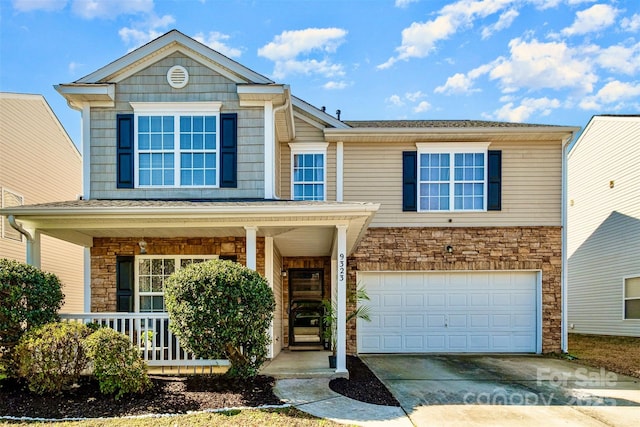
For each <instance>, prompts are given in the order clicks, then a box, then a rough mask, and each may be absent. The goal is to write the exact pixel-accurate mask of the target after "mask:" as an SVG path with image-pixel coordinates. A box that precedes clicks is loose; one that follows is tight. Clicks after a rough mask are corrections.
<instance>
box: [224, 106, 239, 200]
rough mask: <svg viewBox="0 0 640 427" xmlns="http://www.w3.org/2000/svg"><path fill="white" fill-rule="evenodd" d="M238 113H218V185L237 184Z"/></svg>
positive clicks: (233, 186) (233, 185)
mask: <svg viewBox="0 0 640 427" xmlns="http://www.w3.org/2000/svg"><path fill="white" fill-rule="evenodd" d="M237 162H238V115H237V114H235V113H227V114H220V187H221V188H235V187H237V186H238V164H237Z"/></svg>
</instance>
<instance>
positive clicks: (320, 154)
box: [289, 143, 328, 201]
mask: <svg viewBox="0 0 640 427" xmlns="http://www.w3.org/2000/svg"><path fill="white" fill-rule="evenodd" d="M289 146H290V147H291V195H292V199H293V200H320V201H323V200H326V188H327V185H326V170H327V164H326V159H327V147H328V144H326V143H292V144H289Z"/></svg>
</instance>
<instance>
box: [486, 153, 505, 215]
mask: <svg viewBox="0 0 640 427" xmlns="http://www.w3.org/2000/svg"><path fill="white" fill-rule="evenodd" d="M487 154H488V158H489V161H488V163H489V165H488V171H487V175H488V185H487V187H488V190H487V193H488V194H487V210H489V211H499V210H501V209H502V151H500V150H489V152H488V153H487Z"/></svg>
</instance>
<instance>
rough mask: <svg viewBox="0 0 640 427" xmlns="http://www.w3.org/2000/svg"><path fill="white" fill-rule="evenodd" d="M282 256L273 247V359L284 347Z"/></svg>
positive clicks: (275, 247)
mask: <svg viewBox="0 0 640 427" xmlns="http://www.w3.org/2000/svg"><path fill="white" fill-rule="evenodd" d="M281 271H282V255H281V254H280V251H279V250H278V248H277V246H275V245H274V246H273V296H274V297H275V299H276V308H275V310H274V311H273V357H274V358H275V357H276V356H277V355H278V353H280V350H282V347H283V346H284V341H283V340H284V338H283V337H284V333H283V330H282V311H283V307H284V303H283V300H282V298H283V294H282V274H280V272H281Z"/></svg>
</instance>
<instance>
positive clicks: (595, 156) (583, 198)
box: [567, 116, 640, 336]
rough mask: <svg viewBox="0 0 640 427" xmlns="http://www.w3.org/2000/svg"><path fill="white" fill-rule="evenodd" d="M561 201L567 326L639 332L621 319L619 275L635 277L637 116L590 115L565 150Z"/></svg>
mask: <svg viewBox="0 0 640 427" xmlns="http://www.w3.org/2000/svg"><path fill="white" fill-rule="evenodd" d="M611 181H613V188H611ZM568 205H569V206H568V207H567V216H568V218H567V219H568V226H567V233H568V242H567V249H568V251H567V252H568V253H567V256H568V323H569V331H570V332H576V333H590V334H602V335H627V336H640V320H624V319H623V317H624V314H623V278H624V277H629V276H640V117H605V116H595V117H594V118H593V119H592V120H591V122H590V123H589V125H588V126H587V128H586V129H585V131H584V132H583V134H582V135H581V136H580V138H579V139H578V141H577V142H576V144H575V146H574V147H573V149H572V150H571V152H570V154H569V158H568Z"/></svg>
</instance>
